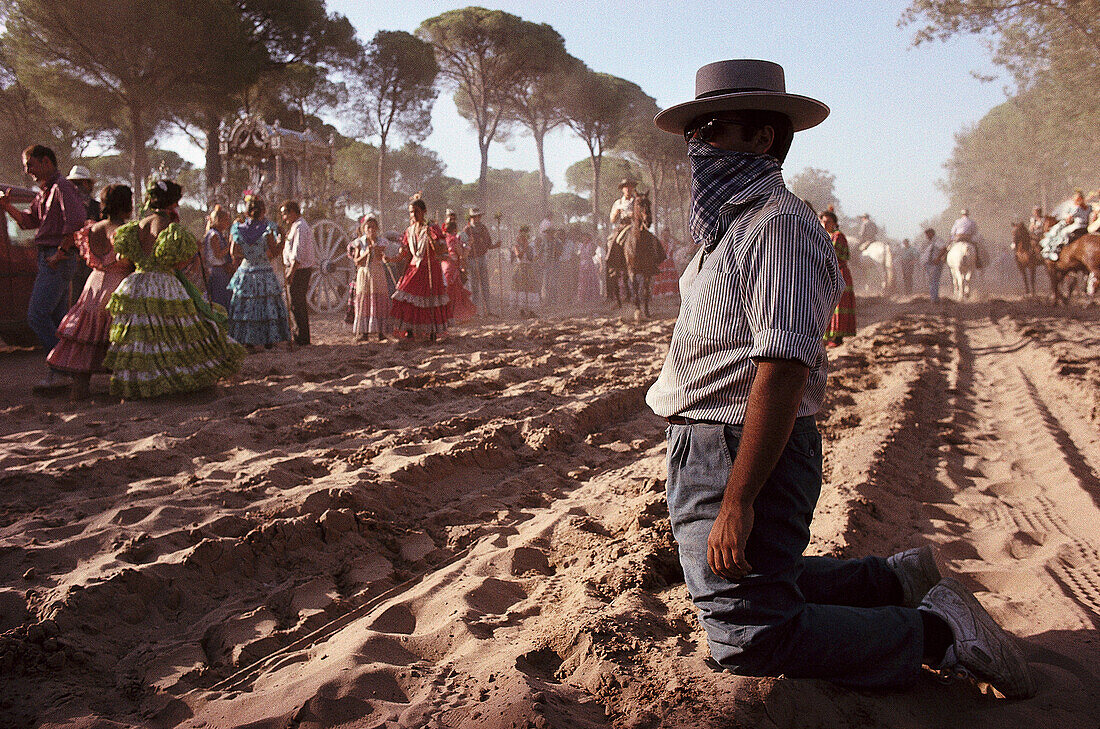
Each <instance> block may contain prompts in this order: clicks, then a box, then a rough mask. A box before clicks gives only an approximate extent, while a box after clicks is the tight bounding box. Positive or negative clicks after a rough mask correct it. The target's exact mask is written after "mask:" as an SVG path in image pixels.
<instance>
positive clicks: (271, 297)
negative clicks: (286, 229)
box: [229, 197, 290, 347]
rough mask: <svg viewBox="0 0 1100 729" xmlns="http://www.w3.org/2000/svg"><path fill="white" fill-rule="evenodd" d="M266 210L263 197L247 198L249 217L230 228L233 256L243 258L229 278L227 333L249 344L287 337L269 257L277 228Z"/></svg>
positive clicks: (280, 294)
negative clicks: (269, 219)
mask: <svg viewBox="0 0 1100 729" xmlns="http://www.w3.org/2000/svg"><path fill="white" fill-rule="evenodd" d="M265 212H266V206H265V205H264V202H263V200H261V199H259V198H257V197H253V198H250V199H249V201H248V219H247V220H246V221H245V222H243V223H233V227H232V228H231V229H230V231H229V239H230V241H231V243H230V245H231V251H232V253H233V256H234V257H235V258H243V259H244V262H243V263H241V265H240V266H239V267H238V268H237V271H236V273H234V274H233V278H231V279H230V280H229V291H230V293H231V294H232V297H231V298H230V300H229V334H230V336H232V337H233V338H234V339H236V340H237V341H238V342H240V343H241V344H244V345H247V346H249V347H256V346H263V347H271V346H272V345H273V344H275V343H276V342H289V341H290V322H289V320H288V318H287V311H286V301H285V300H284V299H283V290H282V287H281V286H280V285H279V279H278V278H276V277H275V269H274V268H272V267H271V260H270V259H271V257H272V256H274V255H276V254H277V253H278V251H276V250H275V241H276V229H275V225H274V224H273V223H271V222H270V221H268V220H267V218H265V217H264V213H265Z"/></svg>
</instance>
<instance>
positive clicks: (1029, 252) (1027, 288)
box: [1012, 223, 1043, 299]
mask: <svg viewBox="0 0 1100 729" xmlns="http://www.w3.org/2000/svg"><path fill="white" fill-rule="evenodd" d="M1012 251H1013V253H1015V255H1016V268H1018V269H1020V278H1022V279H1023V280H1024V295H1025V296H1026V297H1027V298H1029V299H1030V298H1033V297H1035V296H1037V295H1038V291H1037V290H1036V288H1035V269H1036V268H1038V267H1039V266H1040V265H1042V263H1043V258H1042V256H1040V255H1039V239H1038V238H1037V237H1035V236H1032V235H1031V231H1030V230H1028V228H1027V223H1014V224H1013V226H1012Z"/></svg>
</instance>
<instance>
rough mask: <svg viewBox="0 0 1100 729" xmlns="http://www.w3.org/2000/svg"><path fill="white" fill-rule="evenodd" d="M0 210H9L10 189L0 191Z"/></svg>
mask: <svg viewBox="0 0 1100 729" xmlns="http://www.w3.org/2000/svg"><path fill="white" fill-rule="evenodd" d="M0 208H3V209H4V210H8V211H9V212H10V210H11V188H10V187H6V188H4V189H3V190H2V191H0Z"/></svg>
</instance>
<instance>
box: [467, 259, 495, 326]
mask: <svg viewBox="0 0 1100 729" xmlns="http://www.w3.org/2000/svg"><path fill="white" fill-rule="evenodd" d="M466 263H467V267H468V269H467V270H468V273H469V276H470V293H471V297H470V298H472V299H473V300H474V305H475V306H477V308H478V311H480V312H481V313H482V314H488V313H489V296H490V291H489V267H488V266H487V265H486V264H485V256H470V257H469V258H467V259H466Z"/></svg>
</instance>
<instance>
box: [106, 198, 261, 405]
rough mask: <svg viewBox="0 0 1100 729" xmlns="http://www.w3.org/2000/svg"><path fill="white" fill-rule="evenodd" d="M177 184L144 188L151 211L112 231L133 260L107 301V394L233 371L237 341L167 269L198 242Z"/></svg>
mask: <svg viewBox="0 0 1100 729" xmlns="http://www.w3.org/2000/svg"><path fill="white" fill-rule="evenodd" d="M182 194H183V190H182V188H181V187H180V186H179V185H177V184H176V183H174V182H171V181H161V182H157V183H154V184H153V185H152V186H151V187H150V188H149V206H150V208H151V213H150V214H149V215H148V216H147V217H145V218H143V219H142V220H141V221H140V222H132V223H127V224H126V225H123V226H122V227H120V228H119V229H118V230H117V231H116V232H115V237H114V248H115V251H116V252H117V253H118V255H119V256H122V257H125V258H127V259H129V260H130V261H132V262H133V263H134V266H135V268H136V270H135V271H134V272H133V273H131V274H130V275H129V276H127V277H126V278H125V279H123V281H122V283H121V284H119V286H118V288H117V289H116V290H115V293H114V294H112V295H111V299H110V301H109V302H108V303H107V310H108V311H110V312H111V316H112V317H113V322H112V324H111V337H110V338H111V346H110V348H109V349H108V350H107V356H106V358H105V359H104V361H103V363H104V365H105V366H106V367H107V368H108V369H109V370H111V394H113V395H119V396H121V397H123V398H145V397H156V396H158V395H167V394H170V393H180V392H192V391H195V390H201V389H203V388H206V387H210V386H212V385H213V384H214V383H215V382H217V381H218V380H219V379H220V378H222V377H226V376H229V375H232V374H233V373H235V372H236V371H237V370H238V369H240V363H241V359H242V358H243V357H244V355H245V350H244V347H242V346H241V345H240V344H238V343H237V342H235V341H233V340H232V339H231V338H229V337H228V336H227V335H226V333H225V329H224V326H223V324H224V321H225V312H224V310H219V309H220V307H217V306H216V305H215V306H214V307H213V308H211V307H210V305H209V304H206V303H205V302H203V301H202V299H201V298H199V299H198V302H197V303H196V297H195V296H193V295H191V294H189V293H188V290H187V289H186V288H185V287H184V284H183V283H181V282H180V279H179V278H178V277H177V276H176V275H175V274H174V273H173V269H174V267H175V266H176V265H178V264H180V263H182V262H185V261H189V260H191V259H192V258H193V257H194V256H195V253H196V252H197V251H198V241H197V240H196V239H195V236H194V235H192V234H191V232H190V231H188V230H187V229H186V228H184V227H183V226H181V225H180V224H179V222H178V219H179V214H178V212H177V205H178V203H179V200H180V197H181V196H182Z"/></svg>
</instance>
